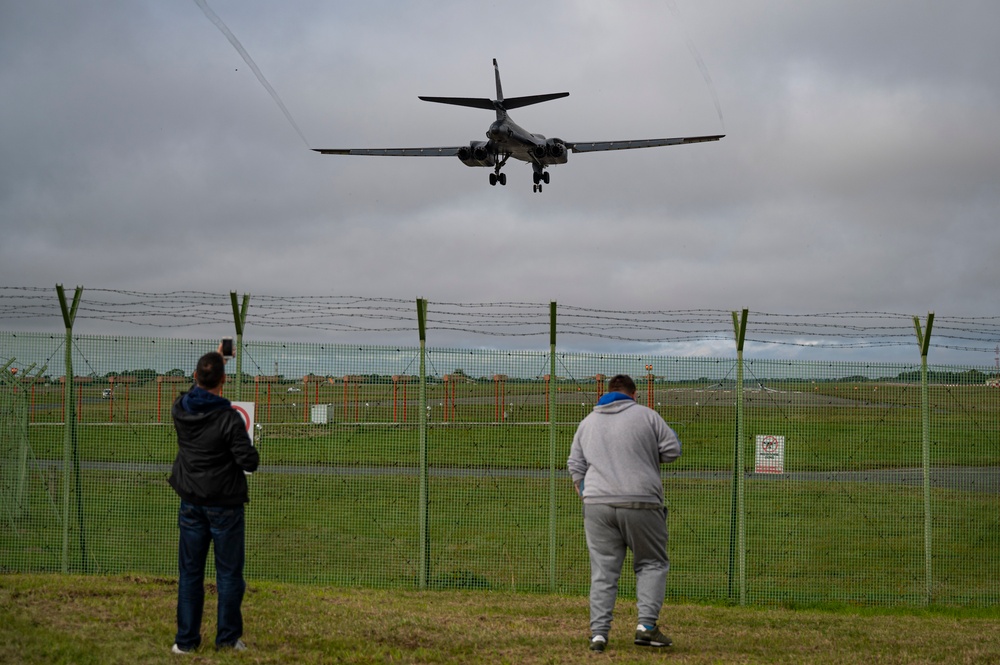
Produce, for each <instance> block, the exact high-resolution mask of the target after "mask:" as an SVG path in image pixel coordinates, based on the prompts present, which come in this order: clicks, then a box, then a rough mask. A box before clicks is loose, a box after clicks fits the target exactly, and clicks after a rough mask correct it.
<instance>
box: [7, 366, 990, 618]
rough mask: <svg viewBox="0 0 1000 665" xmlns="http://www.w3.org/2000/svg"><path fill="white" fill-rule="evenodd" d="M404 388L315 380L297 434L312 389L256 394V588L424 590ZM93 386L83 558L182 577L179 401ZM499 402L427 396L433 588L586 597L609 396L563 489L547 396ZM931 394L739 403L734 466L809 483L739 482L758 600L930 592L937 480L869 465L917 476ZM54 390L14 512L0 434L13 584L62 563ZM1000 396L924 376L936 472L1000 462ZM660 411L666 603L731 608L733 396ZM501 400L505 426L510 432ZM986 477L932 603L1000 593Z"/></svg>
mask: <svg viewBox="0 0 1000 665" xmlns="http://www.w3.org/2000/svg"><path fill="white" fill-rule="evenodd" d="M411 388H412V386H411ZM173 389H174V390H176V386H175V387H174V388H173ZM392 389H393V387H392V386H391V385H388V386H386V385H380V384H373V385H366V386H363V391H362V392H360V393H359V395H358V396H357V399H354V396H353V395H351V396H350V397H351V399H349V400H348V401H347V402H346V404H347V408H344V404H345V402H344V400H343V397H344V395H343V392H342V390H339V389H335V388H327V387H324V388H322V389H320V390H319V391H317V392H316V393H315V394H313V395H312V396H311V402H310V403H316V402H317V401H319V402H320V403H326V401H327V400H329V403H331V404H333V407H332V408H331V410H332V412H333V414H334V422H332V423H330V424H326V425H318V424H311V423H307V422H303V421H304V420H308V417H309V411H308V409H307V408H306V407H307V406H308V405H307V404H305V403H304V402H303V399H302V398H303V397H304V395H303V394H302V393H288V392H287V391H275V392H274V393H273V394H272V400H271V403H270V407H269V408H268V406H267V404H266V403H263V402H261V403H259V404H258V421H259V422H262V429H261V430H260V431H259V432H258V434H259V437H260V438H259V439H258V444H259V446H260V450H261V454H262V460H263V467H262V469H261V471H260V472H258V473H257V474H256V475H255V476H254V477H253V478H252V479H251V496H252V503H251V505H250V508H249V513H248V516H249V525H250V526H249V528H250V532H249V555H248V574H249V575H250V576H251V577H252V578H254V579H256V580H272V581H279V582H296V583H316V584H329V585H337V586H348V587H355V586H365V587H376V588H390V589H413V588H414V587H415V585H416V580H417V576H418V570H419V567H418V565H419V564H418V562H419V552H420V543H419V542H418V522H419V514H418V510H419V506H418V503H417V497H418V495H419V486H418V478H417V476H416V469H417V467H418V466H419V430H418V427H417V423H416V421H415V410H414V406H413V398H414V393H413V392H410V393H409V394H408V409H409V410H408V411H407V413H408V416H407V420H406V422H405V423H404V422H402V416H401V404H400V402H401V399H400V397H399V395H398V394H397V395H396V404H395V406H394V404H393V393H392ZM96 390H97V389H96V388H92V389H91V391H92V392H93V393H94V394H90V393H86V394H85V395H84V396H83V397H82V398H81V409H80V423H79V424H78V425H77V427H76V432H77V440H76V446H77V453H78V456H79V459H80V461H81V473H80V482H81V485H82V492H81V493H80V494H79V495H78V494H77V492H76V491H75V487H76V484H75V483H76V480H75V477H73V478H71V490H72V491H71V492H70V495H71V496H70V501H69V503H68V508H69V525H70V526H69V531H68V533H67V534H66V535H67V536H68V542H67V545H68V554H69V568H70V570H74V571H80V572H82V571H89V572H95V573H103V574H121V573H125V572H135V571H142V572H144V573H147V574H155V575H169V574H171V572H172V571H173V567H174V563H175V547H176V544H175V539H176V526H175V521H176V504H177V499H176V496H175V495H174V494H173V492H172V491H171V490H170V488H169V487H168V486H167V484H166V482H165V480H166V475H167V473H166V471H165V468H166V465H169V463H170V462H171V461H172V460H173V457H174V452H175V445H176V444H175V440H174V433H173V428H172V426H171V425H170V423H169V417H168V414H167V408H168V407H167V403H168V402H169V396H165V395H164V394H162V391H158V387H157V385H156V384H147V385H145V386H133V387H131V388H130V390H129V394H128V399H127V400H126V399H125V398H124V395H123V394H120V393H119V394H117V395H116V399H115V400H101V399H100V393H99V392H96ZM323 391H326V392H323ZM493 391H494V386H492V385H476V386H473V385H463V386H460V387H459V388H458V389H457V391H456V394H455V395H454V404H451V403H449V408H448V411H447V414H446V413H445V409H444V402H445V400H446V399H449V396H447V395H445V393H444V390H443V388H442V387H440V386H436V387H434V388H433V389H431V390H429V396H428V404H429V405H430V406H431V411H430V418H429V423H428V428H427V451H428V463H429V466H430V471H431V475H430V480H429V487H428V490H429V491H428V497H429V503H428V516H429V539H430V566H429V583H430V585H431V586H432V587H433V588H466V589H489V590H493V591H504V592H512V591H516V592H523V591H530V592H538V591H549V590H551V589H554V590H555V591H556V592H558V593H566V594H579V593H583V592H585V590H586V588H587V576H588V565H587V560H586V548H585V545H584V543H583V533H582V524H581V517H580V505H579V501H578V499H577V497H576V496H575V494H574V493H573V491H572V489H571V486H570V483H569V480H568V478H567V477H566V475H565V471H564V466H565V459H566V456H567V454H568V451H569V445H570V441H571V438H572V435H573V432H574V430H575V427H576V422H577V421H578V419H579V418H580V417H581V416H582V415H583V414H585V413H586V412H587V411H589V409H590V406H591V404H592V403H593V399H594V394H593V393H592V392H588V391H587V390H584V389H583V388H582V387H581V389H580V390H565V391H561V392H560V393H559V394H558V401H557V408H556V414H555V415H556V420H557V422H558V423H559V424H557V425H555V441H556V443H555V448H556V449H555V465H556V469H557V478H556V483H555V486H554V487H550V484H549V480H548V469H549V463H550V454H551V451H550V444H549V441H550V429H549V425H548V424H547V423H545V422H544V421H545V417H546V404H545V400H544V395H542V394H540V393H539V384H510V385H508V386H507V387H506V392H505V394H504V399H503V400H498V399H497V395H496V394H495V393H494V392H493ZM919 392H920V391H919V387H916V386H913V385H893V384H876V383H871V382H868V383H862V384H846V383H845V384H835V383H816V384H809V383H802V382H797V383H789V384H787V385H782V384H769V386H768V390H758V391H748V392H747V395H746V398H745V425H744V431H745V433H746V435H747V443H746V457H745V459H744V460H743V464H742V468H743V469H746V470H749V469H752V468H753V454H754V452H753V436H754V435H756V434H781V435H783V436H785V437H786V441H787V444H786V446H787V452H786V462H785V464H786V471H789V472H791V473H793V474H816V475H813V476H808V477H802V478H796V479H781V480H774V479H769V478H751V479H749V480H748V481H747V486H746V515H747V531H746V537H747V540H746V560H747V584H748V589H747V590H748V597H749V599H750V601H751V602H759V603H765V604H788V605H797V604H801V603H806V604H809V603H815V602H843V603H852V604H858V605H921V604H922V603H923V602H925V600H926V583H927V580H926V577H925V559H924V549H923V548H924V539H925V532H924V526H925V521H924V503H923V493H922V488H921V487H920V486H919V485H916V486H914V485H906V484H901V483H898V482H890V481H888V480H886V478H885V477H883V476H878V475H877V474H875V473H874V472H875V471H878V470H897V469H906V468H918V467H919V466H920V464H921V437H922V431H921V411H920V394H919ZM58 396H59V393H58V391H55V390H53V389H49V390H48V392H45V391H41V390H40V391H39V392H38V393H37V394H35V395H33V397H32V398H33V399H34V400H35V402H34V404H35V408H34V409H33V410H32V411H31V414H32V415H31V425H30V426H29V427H28V436H29V443H30V451H29V452H30V455H29V459H28V462H29V463H28V465H27V469H28V473H27V476H26V477H25V479H24V481H25V482H24V484H23V488H21V489H18V490H16V491H17V492H20V494H19V495H18V496H20V501H16V500H14V499H15V498H16V497H15V484H16V482H15V481H16V480H17V478H15V477H14V476H13V475H12V471H11V470H12V469H14V468H15V467H16V466H17V465H16V464H14V463H13V462H15V461H16V458H17V454H18V451H17V450H15V449H14V447H13V446H12V445H11V444H10V441H11V440H10V439H5V441H6V443H2V444H0V445H4V446H6V447H4V448H3V451H2V452H3V459H4V474H5V475H4V492H3V497H2V498H3V509H4V511H3V513H2V514H0V519H3V520H5V522H6V526H7V532H6V533H7V537H5V538H4V539H2V540H0V571H3V572H25V571H39V572H41V571H58V570H60V569H61V567H62V561H63V559H62V556H63V535H64V532H63V519H64V514H65V510H66V508H67V504H65V503H64V491H63V490H64V487H63V478H64V476H63V474H62V470H61V466H60V465H61V461H62V460H63V458H64V443H65V442H64V428H63V426H62V425H60V424H58V423H59V418H60V414H61V405H60V403H59V402H58ZM234 396H235V395H230V397H234ZM253 396H254V395H253V394H249V395H245V397H249V398H253ZM998 396H1000V391H997V390H996V389H988V388H985V387H983V386H958V387H956V386H934V387H932V390H931V399H930V402H931V409H932V413H931V434H932V436H931V451H930V452H931V463H932V465H933V466H934V467H935V468H939V469H944V468H955V469H957V470H958V471H959V472H961V471H962V469H964V468H965V467H990V468H995V467H997V466H1000V435H998V432H1000V427H998V425H1000V422H998V420H1000V404H998ZM258 397H260V396H259V395H258ZM645 399H646V396H643V395H640V401H645ZM654 399H655V400H656V402H655V403H654V406H655V407H656V408H658V409H659V410H660V411H661V412H662V413H663V414H664V416H665V417H666V418H667V420H668V422H670V423H671V424H672V425H673V426H674V427H675V429H676V430H677V431H678V434H679V435H680V437H681V439H682V441H683V442H684V456H683V457H682V458H681V459H680V460H679V461H678V462H677V463H676V464H673V465H671V466H670V467H667V471H668V473H667V475H666V476H665V481H664V482H665V491H666V497H667V500H668V504H669V508H670V522H669V525H670V533H671V542H670V556H671V562H672V572H671V583H670V594H671V598H672V600H674V601H675V602H679V601H685V600H688V599H695V600H708V601H720V602H721V601H726V600H728V599H729V598H730V597H731V594H732V592H733V578H732V576H731V574H732V572H733V557H734V552H733V549H732V545H733V540H732V498H733V483H732V468H733V439H734V436H735V423H734V410H733V406H732V399H733V393H732V391H731V390H727V389H723V388H711V386H701V387H699V386H692V385H690V384H662V385H658V386H656V389H655V395H654ZM126 402H127V404H126ZM500 402H502V403H500ZM498 405H499V407H500V408H499V409H498ZM498 410H502V413H504V414H506V417H505V418H501V419H500V420H499V421H497V419H496V416H497V413H498ZM446 417H447V420H446ZM870 472H871V473H872V476H871V477H870V478H868V477H867V476H866V475H865V474H867V473H870ZM675 473H676V475H673V474H675ZM844 473H855V474H858V475H856V476H845V475H843V474H844ZM961 477H962V478H965V476H961ZM976 478H977V476H975V475H972V474H970V475H968V479H969V480H968V482H967V483H966V484H964V485H960V486H958V487H955V486H935V487H934V488H933V489H932V491H931V506H932V510H931V515H932V519H931V523H930V537H931V540H932V550H931V564H932V580H931V598H932V601H933V602H936V603H942V604H950V605H972V606H989V605H992V604H995V603H997V602H998V600H1000V589H998V587H997V585H996V583H995V582H993V580H996V579H1000V554H998V552H1000V535H998V534H1000V528H998V527H1000V510H998V507H1000V500H998V495H997V493H996V492H995V491H992V492H991V491H982V490H978V489H977V488H976V486H975V479H976ZM550 493H552V496H553V497H554V505H553V506H552V508H553V509H554V512H553V514H554V520H550V503H549V497H550ZM81 516H82V524H83V525H84V527H83V529H82V530H81V528H80V524H81ZM550 534H554V536H555V549H554V550H553V548H552V547H551V545H550ZM553 554H554V557H555V563H556V567H555V572H556V576H555V580H554V584H553V580H552V579H551V576H550V561H551V557H552V556H553ZM633 584H634V581H633V580H632V579H631V577H630V574H627V575H626V576H625V577H624V578H623V581H622V588H623V592H624V593H625V594H629V593H631V591H632V588H633V587H632V585H633Z"/></svg>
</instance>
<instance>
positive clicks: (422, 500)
mask: <svg viewBox="0 0 1000 665" xmlns="http://www.w3.org/2000/svg"><path fill="white" fill-rule="evenodd" d="M417 326H418V328H419V330H420V389H419V398H418V400H417V401H418V403H419V405H420V406H419V408H418V409H417V411H418V413H417V439H418V441H419V455H420V497H419V501H418V508H417V509H418V510H419V511H420V515H419V524H420V533H419V537H418V540H419V547H420V570H419V573H418V584H419V587H420V588H421V589H426V588H427V578H428V568H429V566H430V529H429V524H428V518H429V509H428V503H429V497H428V487H427V300H426V299H425V298H417Z"/></svg>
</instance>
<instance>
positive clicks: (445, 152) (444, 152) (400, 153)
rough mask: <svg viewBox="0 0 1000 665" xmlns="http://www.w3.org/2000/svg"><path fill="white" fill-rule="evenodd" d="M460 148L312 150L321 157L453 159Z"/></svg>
mask: <svg viewBox="0 0 1000 665" xmlns="http://www.w3.org/2000/svg"><path fill="white" fill-rule="evenodd" d="M466 147H468V146H466ZM459 149H460V147H459V146H454V147H442V148H312V150H313V151H314V152H318V153H320V154H323V155H372V156H375V157H454V156H455V155H457V154H458V151H459Z"/></svg>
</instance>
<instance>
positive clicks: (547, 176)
mask: <svg viewBox="0 0 1000 665" xmlns="http://www.w3.org/2000/svg"><path fill="white" fill-rule="evenodd" d="M542 181H543V182H544V183H545V184H546V185H547V184H549V172H548V171H546V172H545V173H543V174H542Z"/></svg>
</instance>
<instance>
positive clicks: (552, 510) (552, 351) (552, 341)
mask: <svg viewBox="0 0 1000 665" xmlns="http://www.w3.org/2000/svg"><path fill="white" fill-rule="evenodd" d="M555 375H556V302H555V301H554V300H553V301H552V302H550V303H549V376H552V377H554V376H555ZM553 385H554V382H553V381H549V382H548V389H549V394H548V395H547V396H546V399H547V400H548V405H549V408H548V411H549V414H554V413H555V410H554V409H553V403H552V402H553V392H552V391H553V389H554V388H553ZM555 590H556V426H555V418H554V417H553V416H552V415H550V416H549V591H551V592H552V593H555Z"/></svg>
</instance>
